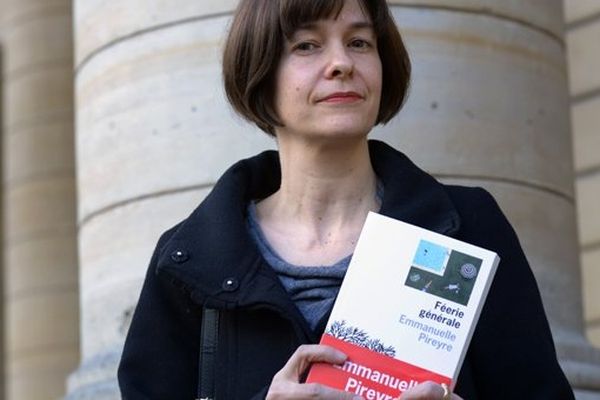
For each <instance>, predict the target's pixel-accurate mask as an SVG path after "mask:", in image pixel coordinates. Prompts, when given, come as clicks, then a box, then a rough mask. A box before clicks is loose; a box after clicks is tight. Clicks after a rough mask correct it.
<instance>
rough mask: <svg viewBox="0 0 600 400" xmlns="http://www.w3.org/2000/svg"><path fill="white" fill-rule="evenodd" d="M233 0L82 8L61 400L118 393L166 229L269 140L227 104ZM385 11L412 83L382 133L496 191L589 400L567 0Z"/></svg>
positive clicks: (429, 4)
mask: <svg viewBox="0 0 600 400" xmlns="http://www.w3.org/2000/svg"><path fill="white" fill-rule="evenodd" d="M236 3H237V1H236V0H228V1H217V0H210V1H209V0H206V1H201V2H200V1H194V0H180V1H179V2H178V4H177V7H173V6H172V5H171V4H170V3H167V2H162V1H157V0H132V1H129V2H106V1H101V0H77V1H76V2H75V6H76V12H75V17H74V18H75V29H76V33H75V38H76V68H77V75H76V96H77V104H78V109H77V134H76V138H77V139H76V140H77V165H78V171H77V173H78V185H79V208H78V209H79V216H78V219H79V225H80V231H79V243H80V247H79V249H80V265H81V267H80V274H81V287H80V290H81V307H82V364H81V365H80V367H79V369H78V370H77V371H76V372H75V373H74V374H73V375H72V376H71V379H70V381H69V393H70V397H69V398H72V399H75V398H77V399H80V398H94V399H113V398H115V399H116V398H118V392H117V386H116V382H115V373H116V366H117V363H118V359H119V356H120V352H121V349H122V343H123V340H124V335H125V333H126V331H127V328H128V325H129V321H130V317H131V312H132V309H133V307H134V305H135V302H136V301H137V297H138V295H139V290H140V287H141V283H142V280H143V276H144V273H145V270H146V267H147V262H148V260H149V257H150V253H151V251H152V248H153V245H154V243H155V241H156V239H157V237H158V235H159V233H160V232H161V231H163V230H164V229H165V228H167V227H168V226H170V225H172V224H173V223H175V222H176V221H178V220H179V219H181V218H183V217H185V216H186V215H187V214H188V213H189V212H191V210H192V209H193V207H194V206H195V205H196V204H197V203H198V202H199V201H200V200H201V199H202V198H203V197H204V195H205V194H206V193H207V192H208V191H209V190H210V188H211V187H212V185H213V183H214V181H215V179H216V178H217V177H218V176H219V175H220V173H221V172H222V171H223V170H224V169H225V168H226V167H227V166H228V165H230V164H231V163H232V162H233V161H235V160H237V159H239V158H241V157H243V156H246V155H249V154H253V153H255V152H257V151H259V150H261V149H263V148H265V147H268V146H272V142H271V141H270V140H268V139H267V138H266V137H265V135H263V134H261V133H258V132H257V130H256V129H254V128H251V127H249V126H248V125H246V124H244V123H242V122H240V121H239V119H238V118H236V117H235V116H234V115H233V113H232V112H231V111H230V109H229V108H228V106H227V105H226V103H225V101H224V100H223V93H222V89H221V82H220V65H219V60H220V49H221V42H222V38H223V36H224V34H225V32H226V28H227V23H228V21H229V17H230V13H231V10H232V9H233V7H234V6H235V4H236ZM390 3H391V4H392V5H393V12H394V15H395V17H396V19H397V21H398V23H399V25H400V27H401V31H402V32H403V33H404V37H405V38H406V41H407V42H408V46H409V49H410V51H411V54H412V57H413V61H414V67H415V68H414V69H415V79H414V82H413V91H412V96H411V99H410V100H409V102H408V104H407V106H406V109H405V110H404V112H403V113H402V114H401V115H400V116H399V117H398V118H396V119H395V120H394V121H393V122H391V123H390V124H388V125H387V126H386V127H384V128H382V129H378V130H377V132H376V133H375V136H378V137H382V138H384V139H385V140H387V141H388V142H390V143H392V144H394V145H396V146H397V147H398V148H400V149H403V150H404V151H406V152H407V153H408V154H409V155H410V156H411V157H413V158H414V159H415V160H416V161H417V162H418V163H419V164H421V165H423V166H425V167H426V168H428V169H429V170H430V171H432V172H433V173H435V174H436V175H437V176H438V177H440V178H442V179H445V180H447V181H451V182H460V183H464V184H469V185H482V186H485V187H486V188H488V189H489V190H490V191H492V192H493V193H494V194H495V195H496V197H497V198H498V200H499V202H500V204H501V205H502V207H503V208H504V209H505V211H506V213H507V214H508V215H509V217H510V218H511V219H512V221H513V223H514V225H515V228H516V229H517V231H518V233H519V234H520V236H521V240H522V243H523V245H524V247H525V249H526V251H527V254H528V255H529V260H530V262H531V264H532V267H533V269H534V271H535V273H536V274H537V277H538V281H539V283H540V286H541V288H542V291H543V295H544V300H545V303H546V307H547V311H548V314H549V318H550V320H551V323H552V327H553V330H554V334H555V338H556V341H557V344H558V348H559V353H560V356H561V360H562V362H563V366H564V367H565V369H566V371H567V373H568V375H569V377H570V379H571V381H572V382H573V384H574V385H575V386H576V387H577V388H579V389H580V393H579V395H580V399H584V398H585V396H586V392H585V391H586V390H587V391H590V392H591V391H593V390H597V389H598V388H599V386H600V385H599V383H600V380H599V379H598V377H599V376H600V374H598V366H597V365H598V364H597V363H598V360H599V359H598V357H597V354H595V353H593V352H592V351H590V349H589V346H588V344H587V342H586V341H585V339H584V338H583V335H582V314H581V301H580V277H579V266H578V253H577V243H576V226H575V215H574V200H573V176H572V167H571V155H570V154H571V153H570V152H571V142H570V135H569V113H568V111H569V104H568V92H567V84H566V66H565V49H564V42H563V39H562V31H561V27H562V14H561V3H560V1H558V0H552V1H544V2H498V1H493V0H471V1H467V0H465V1H459V0H454V1H452V0H445V1H443V0H439V1H434V0H432V1H420V2H418V6H417V5H415V3H417V2H414V1H411V2H404V1H401V0H396V1H391V2H390ZM594 363H596V364H594Z"/></svg>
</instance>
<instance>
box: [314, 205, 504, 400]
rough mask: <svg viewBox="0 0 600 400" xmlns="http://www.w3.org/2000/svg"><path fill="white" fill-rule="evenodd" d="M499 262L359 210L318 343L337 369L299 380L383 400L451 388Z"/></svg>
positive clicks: (320, 369) (322, 367) (325, 367)
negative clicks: (341, 358) (338, 358)
mask: <svg viewBox="0 0 600 400" xmlns="http://www.w3.org/2000/svg"><path fill="white" fill-rule="evenodd" d="M499 261H500V258H499V257H498V255H497V254H496V253H494V252H491V251H489V250H485V249H482V248H480V247H477V246H473V245H471V244H468V243H465V242H461V241H459V240H456V239H453V238H450V237H447V236H444V235H441V234H438V233H435V232H431V231H428V230H426V229H422V228H420V227H417V226H414V225H410V224H407V223H404V222H401V221H398V220H395V219H393V218H389V217H385V216H382V215H380V214H377V213H373V212H371V213H369V215H368V217H367V220H366V222H365V225H364V227H363V230H362V232H361V235H360V238H359V240H358V243H357V245H356V249H355V251H354V255H353V256H352V260H351V261H350V265H349V266H348V271H347V272H346V276H345V277H344V281H343V282H342V285H341V288H340V291H339V294H338V297H337V299H336V301H335V304H334V306H333V310H332V312H331V316H330V317H329V321H328V323H327V326H326V328H325V333H324V334H323V336H322V338H321V342H320V343H321V344H326V345H329V346H332V347H335V348H337V349H339V350H341V351H342V352H344V353H345V354H346V355H347V356H348V359H347V360H346V362H345V363H344V364H343V365H335V366H334V365H331V364H325V363H316V364H313V365H312V367H311V369H310V371H309V374H308V377H307V382H319V383H322V384H325V385H327V386H330V387H333V388H337V389H342V390H345V391H348V392H351V393H355V394H358V395H360V396H362V397H363V398H365V399H368V400H370V399H377V400H392V399H396V398H397V397H398V396H399V395H400V394H401V393H403V392H404V391H406V390H408V389H410V388H412V387H414V386H416V385H418V384H419V383H421V382H424V381H427V380H431V381H434V382H437V383H440V384H441V383H445V384H447V385H448V386H449V387H450V388H453V387H454V385H455V382H456V379H457V376H458V373H459V371H460V367H461V365H462V362H463V359H464V357H465V354H466V352H467V349H468V346H469V341H470V339H471V336H472V335H473V331H474V329H475V326H476V324H477V320H478V318H479V314H480V313H481V309H482V307H483V304H484V301H485V297H486V295H487V292H488V290H489V287H490V285H491V282H492V279H493V276H494V273H495V271H496V268H497V266H498V263H499Z"/></svg>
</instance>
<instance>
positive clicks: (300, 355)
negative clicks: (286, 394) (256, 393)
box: [275, 344, 347, 382]
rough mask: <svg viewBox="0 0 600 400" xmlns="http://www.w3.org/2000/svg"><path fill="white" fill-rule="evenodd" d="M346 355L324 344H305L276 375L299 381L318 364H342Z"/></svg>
mask: <svg viewBox="0 0 600 400" xmlns="http://www.w3.org/2000/svg"><path fill="white" fill-rule="evenodd" d="M346 358H347V357H346V355H345V354H344V353H342V352H341V351H339V350H336V349H334V348H333V347H330V346H325V345H322V344H305V345H302V346H300V347H298V348H297V349H296V351H295V352H294V354H292V356H291V357H290V359H289V360H288V362H287V363H286V364H285V365H284V367H283V368H282V369H281V370H280V371H279V372H278V373H277V375H275V377H277V376H278V375H279V377H280V378H284V379H288V380H295V381H296V382H297V381H299V379H300V376H302V374H303V373H304V372H305V371H306V369H307V368H308V367H309V366H310V365H311V364H312V363H316V362H325V363H330V364H341V363H343V362H344V361H346Z"/></svg>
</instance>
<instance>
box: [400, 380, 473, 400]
mask: <svg viewBox="0 0 600 400" xmlns="http://www.w3.org/2000/svg"><path fill="white" fill-rule="evenodd" d="M446 390H447V389H444V387H443V386H442V385H438V384H437V383H435V382H431V381H427V382H423V383H420V384H418V385H417V386H415V387H413V388H411V389H409V390H407V391H406V392H404V393H402V396H400V397H399V400H463V399H462V397H460V396H459V395H456V394H454V393H448V392H446ZM446 393H448V394H446Z"/></svg>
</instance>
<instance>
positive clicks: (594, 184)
mask: <svg viewBox="0 0 600 400" xmlns="http://www.w3.org/2000/svg"><path fill="white" fill-rule="evenodd" d="M565 13H566V15H565V17H566V21H567V45H568V46H567V50H568V56H569V57H568V59H569V72H570V74H569V80H570V88H571V110H572V115H573V124H572V125H573V139H574V150H575V151H574V154H575V169H576V173H577V180H576V182H575V187H576V195H577V196H576V197H577V206H578V217H579V218H578V219H579V246H580V251H581V260H582V269H583V294H584V311H585V313H584V315H585V320H586V325H587V332H588V335H589V337H590V340H591V341H592V342H593V343H594V344H595V345H596V346H598V347H600V291H599V290H598V285H600V206H599V205H598V204H599V203H598V198H599V197H600V152H599V150H600V132H599V129H600V76H599V75H598V72H597V71H598V70H599V69H600V47H598V41H599V40H600V2H597V1H576V0H567V1H565Z"/></svg>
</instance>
